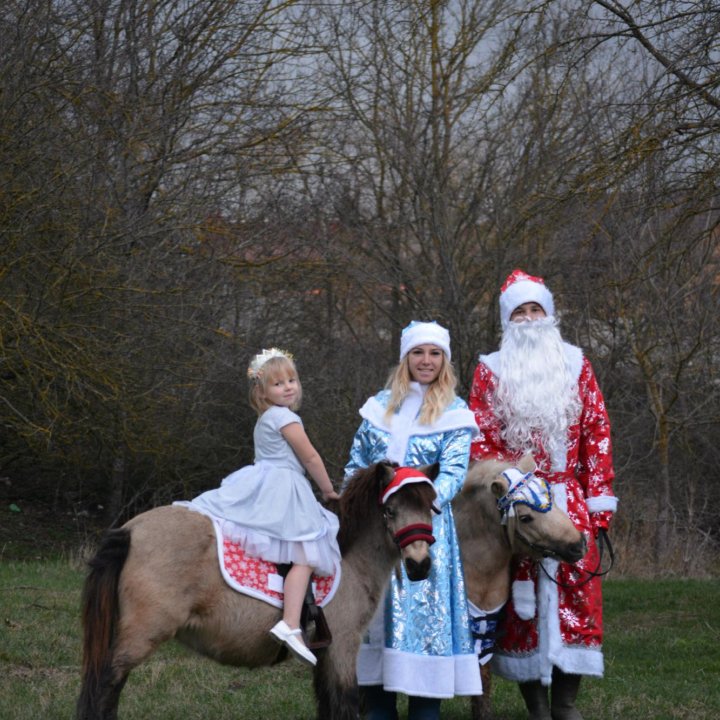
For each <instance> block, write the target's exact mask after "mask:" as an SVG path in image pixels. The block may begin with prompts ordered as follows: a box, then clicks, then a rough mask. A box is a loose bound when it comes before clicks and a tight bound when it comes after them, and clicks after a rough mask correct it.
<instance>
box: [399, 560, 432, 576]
mask: <svg viewBox="0 0 720 720" xmlns="http://www.w3.org/2000/svg"><path fill="white" fill-rule="evenodd" d="M431 565H432V561H431V560H430V555H426V556H425V557H424V558H423V559H422V560H420V561H417V560H415V559H414V558H412V557H408V558H405V572H406V573H407V576H408V579H409V580H411V581H412V582H416V581H417V580H425V579H426V578H427V576H428V575H429V574H430V567H431Z"/></svg>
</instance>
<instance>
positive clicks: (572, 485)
mask: <svg viewBox="0 0 720 720" xmlns="http://www.w3.org/2000/svg"><path fill="white" fill-rule="evenodd" d="M496 382H497V378H496V376H495V375H494V374H493V372H492V370H491V369H490V368H489V367H488V366H487V365H486V364H484V363H483V362H481V363H479V364H478V366H477V368H476V370H475V375H474V377H473V384H472V390H471V393H470V398H469V403H468V404H469V406H470V409H471V410H472V411H473V412H474V413H475V419H476V421H477V424H478V428H479V430H480V433H479V435H478V437H477V438H476V439H475V440H474V441H473V444H472V449H471V458H472V459H473V460H480V459H486V458H494V459H508V460H518V459H519V457H520V453H513V452H511V451H510V450H509V449H508V447H507V446H506V444H505V442H504V440H503V438H502V434H501V431H502V425H501V423H500V420H499V419H498V417H497V415H496V414H495V410H494V407H493V396H494V392H495V386H496ZM578 393H579V396H580V401H581V408H582V410H581V413H580V417H579V418H578V421H577V422H576V423H574V424H573V425H572V426H571V427H570V428H569V430H568V437H567V463H566V470H564V471H563V472H543V471H542V470H539V471H537V473H536V474H537V475H539V476H542V477H544V478H546V479H547V481H548V482H549V483H550V484H551V485H555V484H559V483H561V484H563V485H564V486H565V488H566V491H567V513H568V516H569V517H570V519H571V520H572V522H573V524H574V525H575V527H577V528H578V529H579V530H580V531H581V532H582V533H584V535H585V538H586V540H587V542H588V552H587V554H586V555H585V557H584V558H583V559H582V560H581V561H579V562H578V563H576V564H575V565H569V564H567V563H559V564H557V571H556V574H555V579H556V580H557V581H558V583H561V585H558V586H556V587H557V590H556V591H557V593H558V604H557V607H558V617H559V627H560V640H561V643H562V647H563V648H567V649H573V648H574V649H581V648H587V649H595V650H599V649H600V648H601V645H602V586H601V580H600V579H599V578H594V579H592V580H590V581H589V582H584V581H585V580H586V579H587V575H586V573H584V572H582V570H584V569H588V570H596V569H597V567H598V563H599V553H598V550H597V546H596V544H595V542H594V538H595V537H596V535H597V530H598V529H599V528H601V527H602V528H605V529H606V528H607V526H608V523H609V521H610V516H611V513H609V512H598V513H593V514H592V515H591V514H590V513H589V512H588V508H587V504H586V503H587V499H588V498H598V497H603V496H604V497H606V498H612V499H613V500H614V495H613V490H612V484H613V479H614V471H613V465H612V445H611V441H610V421H609V418H608V414H607V410H606V408H605V401H604V399H603V396H602V392H601V391H600V388H599V386H598V384H597V380H596V378H595V374H594V372H593V369H592V366H591V364H590V362H589V361H588V360H587V358H583V361H582V368H581V370H580V376H579V378H578ZM535 460H536V463H537V464H538V467H540V468H547V467H549V466H550V462H549V458H548V457H547V455H546V453H545V452H544V451H543V450H542V449H541V450H540V452H538V453H536V454H535ZM542 572H543V571H542V569H540V568H538V566H537V564H536V563H534V562H533V561H531V560H529V559H525V560H521V561H518V562H516V563H515V564H514V565H513V568H512V576H513V577H512V579H513V581H515V580H532V581H533V582H534V583H535V588H536V593H537V591H538V573H542ZM581 583H582V584H581ZM562 585H569V586H571V587H570V588H566V587H562ZM572 586H577V587H572ZM503 633H504V634H503ZM500 634H501V639H500V641H499V643H498V654H500V655H502V654H505V655H508V656H512V657H515V658H517V659H521V658H525V657H529V656H531V655H532V654H534V653H536V652H537V650H538V627H537V608H536V617H535V618H533V619H531V620H522V619H521V618H519V617H518V615H517V614H516V613H515V610H514V607H513V603H512V600H511V601H510V602H508V605H507V606H506V612H505V617H504V621H503V623H502V627H501V629H500Z"/></svg>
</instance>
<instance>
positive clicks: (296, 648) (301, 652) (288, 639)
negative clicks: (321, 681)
mask: <svg viewBox="0 0 720 720" xmlns="http://www.w3.org/2000/svg"><path fill="white" fill-rule="evenodd" d="M270 634H271V635H272V636H273V637H274V638H275V639H276V640H277V641H278V642H281V643H285V645H287V647H288V649H289V650H290V652H291V653H292V654H293V655H294V656H295V657H296V658H297V659H298V660H300V661H302V662H304V663H306V664H307V665H312V666H313V667H314V666H315V664H316V663H317V658H316V657H315V656H314V655H313V654H312V653H311V652H310V650H308V648H307V645H305V643H304V642H303V641H302V638H301V637H300V635H301V634H302V630H301V629H300V628H297V629H296V630H292V629H291V628H290V626H289V625H288V624H287V623H286V622H285V621H284V620H281V621H280V622H279V623H277V624H276V625H274V626H273V627H272V628H271V629H270Z"/></svg>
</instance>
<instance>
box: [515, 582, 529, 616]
mask: <svg viewBox="0 0 720 720" xmlns="http://www.w3.org/2000/svg"><path fill="white" fill-rule="evenodd" d="M512 599H513V605H514V607H515V612H516V613H517V614H518V617H519V618H520V619H521V620H532V619H533V618H534V617H535V583H534V582H533V581H532V580H515V581H514V582H513V584H512Z"/></svg>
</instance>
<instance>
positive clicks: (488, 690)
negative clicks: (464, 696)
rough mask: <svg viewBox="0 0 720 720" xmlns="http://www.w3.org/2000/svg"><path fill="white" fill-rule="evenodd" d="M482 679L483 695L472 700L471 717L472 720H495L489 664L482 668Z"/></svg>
mask: <svg viewBox="0 0 720 720" xmlns="http://www.w3.org/2000/svg"><path fill="white" fill-rule="evenodd" d="M480 677H481V678H482V688H483V694H482V695H473V696H472V697H471V698H470V717H471V718H472V720H493V719H494V717H495V715H494V714H493V710H492V680H491V678H492V673H491V672H490V667H489V663H485V664H484V665H481V666H480Z"/></svg>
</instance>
